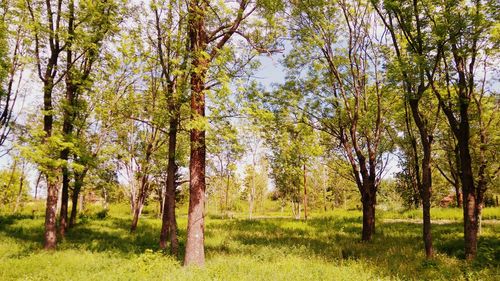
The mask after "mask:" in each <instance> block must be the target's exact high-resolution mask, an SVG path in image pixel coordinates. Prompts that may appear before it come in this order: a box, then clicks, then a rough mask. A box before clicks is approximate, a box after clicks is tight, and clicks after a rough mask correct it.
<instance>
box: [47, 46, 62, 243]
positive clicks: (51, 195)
mask: <svg viewBox="0 0 500 281" xmlns="http://www.w3.org/2000/svg"><path fill="white" fill-rule="evenodd" d="M51 59H52V60H54V56H52V57H51ZM56 60H57V58H56ZM50 64H52V65H55V63H50ZM47 72H48V73H52V70H49V68H47ZM47 76H48V75H46V77H47ZM46 79H47V78H46ZM45 81H46V82H45V85H44V96H43V103H44V107H43V108H44V110H45V112H46V113H44V116H43V128H44V132H45V134H46V137H47V138H49V137H50V136H51V135H52V123H53V115H52V113H50V112H52V110H53V107H52V89H53V78H48V79H47V80H45ZM47 112H48V113H47ZM55 174H56V171H55V169H53V168H51V167H49V169H48V170H47V173H46V178H47V201H46V205H45V235H44V237H45V240H44V248H45V249H46V250H55V248H56V245H57V227H56V219H57V200H58V193H59V190H58V187H57V178H56V176H55Z"/></svg>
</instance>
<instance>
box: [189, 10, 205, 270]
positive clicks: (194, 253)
mask: <svg viewBox="0 0 500 281" xmlns="http://www.w3.org/2000/svg"><path fill="white" fill-rule="evenodd" d="M205 10H206V3H205V2H203V1H202V2H198V1H192V2H190V5H189V37H190V41H191V46H190V52H191V54H192V55H193V61H192V68H193V69H194V71H193V72H192V73H191V119H192V120H196V119H197V118H203V117H204V116H205V93H204V88H205V75H206V72H207V67H208V63H209V62H208V60H207V58H206V56H204V55H203V53H202V52H203V51H204V50H205V49H206V42H207V38H206V37H207V34H206V30H205ZM190 143H191V153H190V162H189V177H190V178H189V210H188V227H187V239H186V255H185V257H184V265H198V266H203V265H204V264H205V247H204V242H205V221H204V213H203V210H204V207H205V206H204V203H205V186H206V185H205V160H206V146H205V130H204V129H201V128H193V129H191V132H190Z"/></svg>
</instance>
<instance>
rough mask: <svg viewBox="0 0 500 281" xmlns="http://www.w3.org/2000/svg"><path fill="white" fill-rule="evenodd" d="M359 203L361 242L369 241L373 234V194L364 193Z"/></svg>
mask: <svg viewBox="0 0 500 281" xmlns="http://www.w3.org/2000/svg"><path fill="white" fill-rule="evenodd" d="M361 203H362V204H363V230H362V236H361V240H362V241H371V240H372V236H373V234H375V194H374V193H365V194H364V195H363V196H362V199H361Z"/></svg>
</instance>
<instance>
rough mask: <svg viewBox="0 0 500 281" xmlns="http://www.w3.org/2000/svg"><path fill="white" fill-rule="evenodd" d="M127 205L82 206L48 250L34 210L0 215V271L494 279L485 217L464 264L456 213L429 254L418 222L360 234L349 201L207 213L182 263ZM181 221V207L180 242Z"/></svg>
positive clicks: (493, 233)
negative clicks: (343, 206)
mask: <svg viewBox="0 0 500 281" xmlns="http://www.w3.org/2000/svg"><path fill="white" fill-rule="evenodd" d="M95 211H96V212H97V211H98V210H97V209H96V210H95ZM128 211H129V210H128V209H127V208H123V207H122V206H119V207H116V208H115V207H113V208H112V209H111V210H110V212H109V213H108V216H107V217H106V218H103V219H98V218H97V217H95V216H94V215H93V214H92V213H91V212H89V213H87V214H86V215H85V216H86V219H83V220H81V221H80V223H79V224H78V225H77V227H76V228H75V229H73V230H71V231H70V232H69V233H68V235H67V238H66V239H65V240H64V241H63V242H62V243H60V244H59V247H58V251H56V252H53V253H47V252H45V251H43V250H41V241H42V240H43V239H42V238H43V237H42V230H43V219H42V218H41V217H37V216H32V215H29V214H28V215H18V216H2V217H0V280H19V279H21V280H287V281H293V280H413V279H418V280H467V279H469V280H470V279H474V280H495V276H498V275H499V274H500V271H499V253H500V249H499V235H498V233H500V225H499V224H486V225H485V226H484V229H483V233H482V236H481V241H480V242H479V247H480V251H479V252H480V254H479V257H478V260H477V262H475V263H473V264H470V265H468V264H465V262H464V261H463V260H462V259H461V256H462V255H463V249H462V248H463V241H462V240H463V238H462V237H463V234H462V225H461V224H460V223H458V222H457V223H448V224H442V225H434V226H433V234H434V242H435V247H436V251H437V253H436V257H435V258H434V259H432V260H430V261H428V260H426V259H425V257H424V254H423V250H422V248H423V246H422V242H421V238H420V235H421V228H420V227H421V226H420V225H418V224H414V223H405V222H397V223H384V222H383V220H379V222H378V225H377V234H376V235H375V237H374V240H373V241H372V242H370V243H362V242H361V241H360V231H361V216H360V213H359V212H357V211H342V210H336V211H333V212H331V213H328V214H323V215H316V216H313V218H312V219H310V220H308V221H298V220H295V219H284V218H266V219H256V220H248V219H213V218H212V219H208V220H207V225H206V253H207V265H206V267H205V268H184V267H182V266H181V262H180V260H182V255H183V253H181V259H179V260H177V259H175V258H173V257H170V256H168V255H166V254H164V253H163V252H162V251H160V250H159V249H158V235H159V229H160V227H161V222H160V220H159V219H158V218H156V217H144V218H142V219H141V221H140V223H139V228H138V231H137V233H136V234H133V235H132V234H129V223H130V218H129V216H128V213H127V212H128ZM435 213H441V214H443V216H444V215H450V214H451V215H450V216H454V215H453V214H452V212H450V213H448V212H444V211H441V210H436V211H435ZM493 213H494V212H493ZM389 215H391V216H392V214H389ZM85 216H82V217H84V218H85ZM384 217H388V214H387V213H386V214H384ZM389 217H390V216H389ZM446 218H447V219H449V217H446ZM185 228H186V218H185V217H182V216H181V218H180V219H179V229H180V233H179V234H180V238H181V241H180V243H181V248H182V247H183V246H184V240H183V239H184V238H185Z"/></svg>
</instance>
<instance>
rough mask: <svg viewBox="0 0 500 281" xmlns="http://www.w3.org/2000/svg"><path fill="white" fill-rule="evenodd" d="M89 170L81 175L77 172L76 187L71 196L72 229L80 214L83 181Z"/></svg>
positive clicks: (70, 219)
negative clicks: (79, 206)
mask: <svg viewBox="0 0 500 281" xmlns="http://www.w3.org/2000/svg"><path fill="white" fill-rule="evenodd" d="M86 173H87V169H85V170H84V171H83V172H82V173H81V174H80V173H77V172H75V186H74V187H73V194H72V196H71V216H70V218H69V225H68V228H72V227H73V226H75V224H76V216H77V213H78V199H79V198H80V191H81V190H82V186H83V179H84V177H85V174H86Z"/></svg>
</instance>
